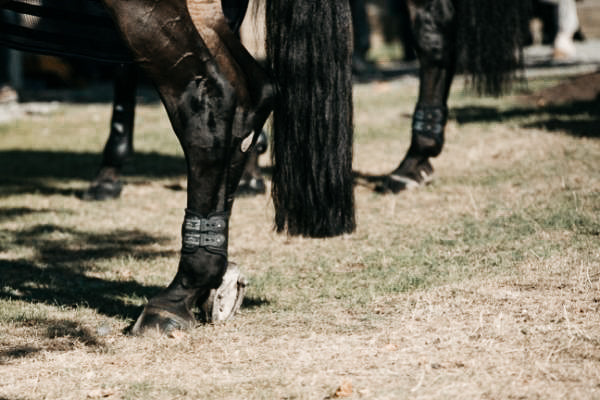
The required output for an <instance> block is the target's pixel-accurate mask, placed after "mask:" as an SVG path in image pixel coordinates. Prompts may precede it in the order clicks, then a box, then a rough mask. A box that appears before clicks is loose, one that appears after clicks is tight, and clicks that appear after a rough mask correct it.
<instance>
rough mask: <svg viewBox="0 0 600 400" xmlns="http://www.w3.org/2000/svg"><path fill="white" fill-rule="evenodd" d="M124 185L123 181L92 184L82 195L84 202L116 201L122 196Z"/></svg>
mask: <svg viewBox="0 0 600 400" xmlns="http://www.w3.org/2000/svg"><path fill="white" fill-rule="evenodd" d="M122 190H123V183H122V182H121V181H109V180H101V181H96V182H92V184H91V185H90V187H89V188H88V189H87V190H86V191H84V192H83V194H82V195H81V199H82V200H86V201H104V200H110V199H116V198H118V197H119V196H120V195H121V191H122Z"/></svg>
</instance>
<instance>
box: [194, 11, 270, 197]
mask: <svg viewBox="0 0 600 400" xmlns="http://www.w3.org/2000/svg"><path fill="white" fill-rule="evenodd" d="M206 8H207V6H206V5H203V4H202V2H199V1H195V0H190V1H188V9H189V10H190V14H191V16H192V19H193V20H194V22H195V24H196V27H197V28H198V30H199V31H200V34H201V36H204V37H209V36H213V37H215V39H216V41H217V42H219V43H220V44H221V45H220V46H213V47H211V52H213V54H214V55H215V56H216V59H217V62H219V64H220V65H221V66H222V67H223V71H224V72H225V74H228V75H229V76H230V78H231V79H230V81H232V82H233V83H234V85H235V88H236V91H237V93H238V97H239V103H238V108H237V110H236V118H235V122H234V127H233V131H234V132H235V135H236V136H239V137H244V138H245V140H244V142H243V143H242V147H243V148H244V149H243V152H242V153H243V154H241V155H240V157H241V158H244V159H245V162H244V168H243V172H242V175H241V179H240V181H239V184H238V187H237V191H236V195H253V194H262V193H264V192H265V191H266V188H265V184H264V179H263V177H262V174H261V171H260V167H259V165H258V158H259V156H260V154H263V153H264V152H265V151H266V147H267V142H268V139H267V137H266V134H265V132H264V131H263V130H262V128H263V125H264V124H265V121H266V120H267V118H268V116H269V115H270V113H271V111H272V109H273V101H274V98H275V96H276V91H275V85H274V83H273V80H272V78H271V77H270V76H269V74H268V72H267V71H266V70H265V69H264V68H263V67H262V66H261V65H260V63H258V62H257V61H256V60H255V59H254V57H252V55H250V53H249V52H248V51H247V50H246V48H245V47H244V46H243V45H242V43H241V42H240V39H239V36H238V35H237V34H236V32H234V28H232V26H231V25H232V24H231V22H232V21H229V24H226V23H223V21H224V20H223V19H220V18H217V19H215V18H210V19H207V18H206V17H205V15H207V14H208V13H207V12H206ZM216 12H217V13H219V12H220V11H219V10H216ZM240 22H241V21H240ZM234 25H235V26H238V25H239V24H237V23H234ZM210 42H214V41H212V40H211V41H210ZM238 173H239V171H238Z"/></svg>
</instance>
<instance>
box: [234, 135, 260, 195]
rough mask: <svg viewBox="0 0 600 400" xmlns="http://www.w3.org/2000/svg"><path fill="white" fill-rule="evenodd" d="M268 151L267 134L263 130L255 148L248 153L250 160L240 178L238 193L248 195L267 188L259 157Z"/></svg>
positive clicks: (258, 192)
mask: <svg viewBox="0 0 600 400" xmlns="http://www.w3.org/2000/svg"><path fill="white" fill-rule="evenodd" d="M266 151H267V135H266V133H265V132H264V131H261V132H260V134H259V136H258V139H257V140H256V144H255V145H254V149H253V150H252V151H250V154H249V155H248V161H247V162H246V167H245V168H244V173H243V174H242V178H241V179H240V183H239V185H238V188H237V191H236V195H238V196H244V195H246V196H248V195H254V194H263V193H265V191H266V190H267V189H266V187H265V180H264V178H263V175H262V173H261V170H260V166H259V165H258V158H259V157H260V155H261V154H263V153H265V152H266Z"/></svg>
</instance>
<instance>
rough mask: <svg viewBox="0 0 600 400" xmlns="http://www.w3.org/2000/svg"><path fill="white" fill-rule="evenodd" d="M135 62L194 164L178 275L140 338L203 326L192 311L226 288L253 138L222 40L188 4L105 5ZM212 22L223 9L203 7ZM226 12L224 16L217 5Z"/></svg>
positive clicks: (143, 323) (142, 321)
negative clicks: (235, 208) (236, 200)
mask: <svg viewBox="0 0 600 400" xmlns="http://www.w3.org/2000/svg"><path fill="white" fill-rule="evenodd" d="M105 3H106V5H107V6H108V8H109V10H110V11H111V12H112V14H113V16H114V18H115V20H116V22H117V25H118V26H119V28H120V30H121V32H122V34H123V36H124V38H125V41H126V43H127V44H128V46H129V48H130V49H131V51H132V53H133V55H134V58H135V59H136V61H137V62H138V63H139V64H140V66H141V67H142V68H143V69H144V71H145V72H146V74H147V76H148V77H149V78H150V79H152V80H153V81H154V83H155V84H156V86H157V89H158V91H159V93H160V96H161V99H162V101H163V103H164V105H165V108H166V110H167V113H168V115H169V119H170V121H171V125H172V127H173V130H174V131H175V134H176V135H177V138H178V139H179V142H180V143H181V146H182V148H183V151H184V154H185V160H186V163H187V175H188V185H187V207H186V210H185V217H184V221H183V227H182V249H181V256H180V261H179V265H178V269H177V273H176V275H175V277H174V278H173V280H172V282H171V283H170V284H169V286H168V287H167V288H166V289H164V290H163V291H161V292H160V293H158V294H157V295H156V296H154V297H152V298H151V299H150V300H149V301H148V304H147V305H146V306H145V308H144V310H143V311H142V314H141V315H140V317H139V318H138V320H137V322H136V323H135V325H134V327H133V329H132V333H134V334H143V333H145V332H147V331H156V330H158V331H159V332H163V333H165V332H169V331H171V330H173V329H183V328H188V327H190V326H191V325H193V324H194V323H195V317H194V314H193V312H192V309H193V308H194V306H195V305H196V304H197V302H198V301H201V300H203V299H205V298H207V297H208V296H209V294H210V292H211V290H212V289H215V288H217V287H219V285H220V284H221V283H222V281H223V276H224V275H225V272H226V270H227V265H228V262H227V247H228V246H227V244H228V232H229V226H228V224H229V213H230V210H231V205H232V202H233V191H234V190H235V187H236V186H237V182H238V181H239V178H240V175H241V172H242V169H243V165H244V161H245V154H246V152H247V150H248V149H249V148H250V147H251V144H252V139H250V141H248V138H247V137H244V136H243V134H244V131H243V130H241V129H236V128H235V127H236V126H238V125H239V123H238V122H236V121H238V120H240V118H238V117H237V115H238V113H239V107H238V106H239V104H240V99H241V98H242V97H243V96H242V95H243V93H241V92H240V90H238V87H237V85H236V83H235V82H236V81H235V79H233V78H235V77H236V75H235V68H232V67H234V66H232V65H231V63H229V64H228V63H227V62H226V60H227V59H229V58H227V57H226V58H225V59H224V60H225V61H223V62H219V60H220V58H221V57H220V56H219V55H218V54H217V51H218V49H219V48H222V42H220V41H219V38H218V35H213V34H212V33H211V32H212V30H211V29H210V28H209V27H206V26H205V28H206V29H204V30H203V32H202V34H199V32H198V30H197V28H196V26H195V25H194V22H196V21H192V18H191V16H190V12H188V7H189V2H186V1H184V0H170V1H160V2H157V1H155V0H131V1H127V2H123V1H120V0H105ZM203 4H204V5H206V6H207V7H209V6H210V8H209V9H203V10H202V11H203V12H202V13H201V15H203V18H206V19H207V20H208V21H211V20H219V21H223V22H224V19H223V14H222V12H221V10H220V3H217V2H216V1H205V2H203ZM217 5H218V7H219V9H218V12H217V8H216V6H217Z"/></svg>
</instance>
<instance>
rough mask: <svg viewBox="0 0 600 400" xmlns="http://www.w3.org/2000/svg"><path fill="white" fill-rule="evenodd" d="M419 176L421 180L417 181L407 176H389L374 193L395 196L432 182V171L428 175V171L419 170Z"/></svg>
mask: <svg viewBox="0 0 600 400" xmlns="http://www.w3.org/2000/svg"><path fill="white" fill-rule="evenodd" d="M419 174H420V178H421V179H419V180H417V179H413V178H410V177H408V176H403V175H397V174H390V175H388V176H387V177H386V178H385V179H384V181H383V182H382V183H381V184H379V185H378V186H377V187H376V188H375V191H377V192H378V193H394V194H396V193H400V192H402V191H405V190H412V189H416V188H418V187H421V186H425V185H427V184H429V183H431V181H432V180H433V171H432V172H431V173H429V172H428V171H425V170H421V171H419Z"/></svg>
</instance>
